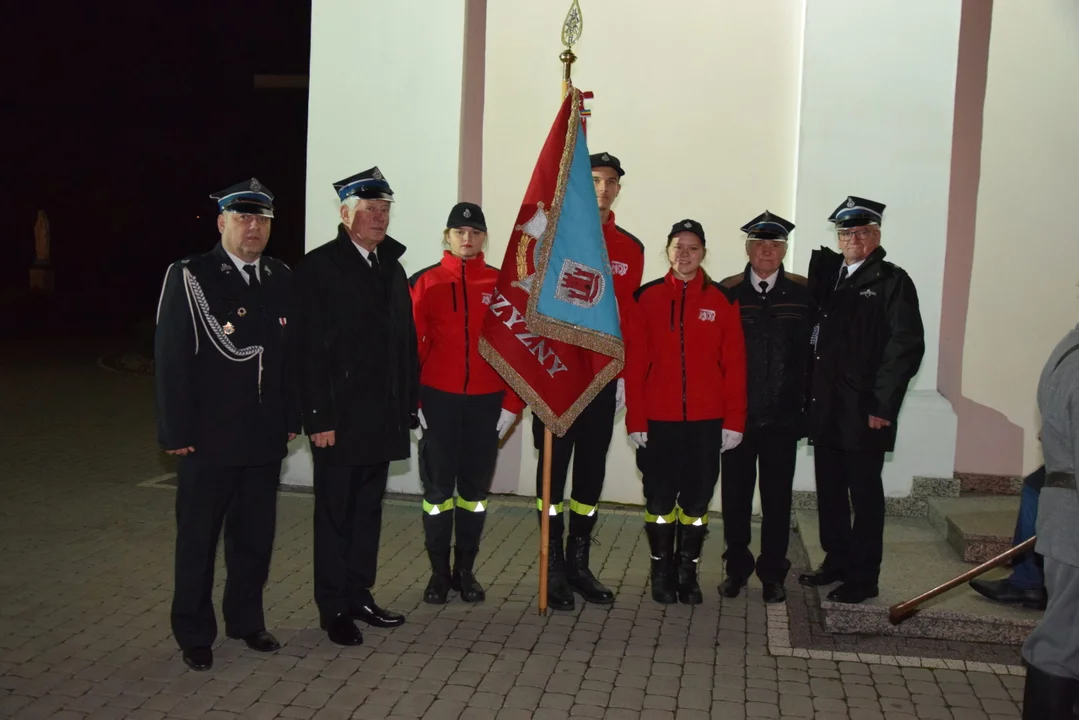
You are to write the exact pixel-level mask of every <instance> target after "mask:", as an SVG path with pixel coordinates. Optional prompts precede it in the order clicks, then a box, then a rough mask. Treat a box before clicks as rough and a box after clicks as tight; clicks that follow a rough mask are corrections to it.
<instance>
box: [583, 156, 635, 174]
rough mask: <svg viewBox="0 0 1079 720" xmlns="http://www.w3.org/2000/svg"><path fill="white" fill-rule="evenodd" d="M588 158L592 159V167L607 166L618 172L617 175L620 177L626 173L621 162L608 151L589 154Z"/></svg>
mask: <svg viewBox="0 0 1079 720" xmlns="http://www.w3.org/2000/svg"><path fill="white" fill-rule="evenodd" d="M588 159H589V160H591V161H592V167H594V168H598V167H608V168H610V169H612V170H614V171H615V172H616V173H618V177H622V176H623V175H625V174H626V171H625V170H623V169H622V162H621V161H620V160H619V159H618V158H616V157H615V156H614V155H611V154H610V153H606V152H602V153H596V154H595V155H589V156H588Z"/></svg>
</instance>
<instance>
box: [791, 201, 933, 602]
mask: <svg viewBox="0 0 1079 720" xmlns="http://www.w3.org/2000/svg"><path fill="white" fill-rule="evenodd" d="M883 213H884V205H883V204H881V203H877V202H873V201H872V200H865V199H863V198H859V197H853V196H852V197H848V198H847V199H846V200H844V201H843V203H842V204H840V206H839V207H837V208H836V209H835V211H834V212H832V215H831V217H829V218H828V220H829V222H833V223H835V226H836V230H837V232H838V235H839V249H840V250H841V251H842V254H840V253H836V252H835V251H833V250H830V249H829V248H825V247H822V248H821V249H820V250H814V251H813V257H812V259H811V260H810V262H809V289H810V290H811V291H812V292H813V296H814V298H815V299H816V301H817V306H818V308H819V310H818V312H817V325H816V327H815V328H814V330H813V338H812V339H813V345H814V348H815V349H814V358H813V361H812V366H811V367H812V370H811V376H810V377H811V380H810V392H809V396H810V397H809V442H810V443H811V444H812V445H813V446H814V466H815V467H814V469H815V473H816V476H817V513H818V515H819V516H820V541H821V547H822V548H824V552H825V559H824V562H823V563H822V564H821V566H820V567H819V568H817V569H816V570H815V571H813V572H808V573H803V574H802V575H801V576H800V577H799V578H798V581H799V582H800V583H802V584H803V585H808V586H814V587H815V586H821V585H829V584H831V583H834V582H839V581H842V582H843V584H842V585H840V586H839V587H837V588H835V589H834V590H832V591H831V592H830V593H828V599H829V600H832V601H834V602H845V603H860V602H862V601H863V600H867V599H869V598H874V597H876V596H877V594H878V591H877V579H878V577H879V576H880V564H881V559H882V555H883V550H884V483H883V481H882V480H881V470H882V469H883V467H884V453H886V452H890V451H891V450H894V449H895V436H896V420H897V418H898V417H899V408H900V406H901V405H902V403H903V398H904V396H905V395H906V392H907V385H908V384H909V383H910V381H911V379H913V377H914V375H915V373H917V372H918V368H919V367H920V366H921V363H922V356H923V355H924V354H925V332H924V329H923V327H922V316H921V312H920V310H919V307H918V293H917V291H916V290H915V288H914V282H913V281H912V280H911V279H910V276H909V275H907V273H906V272H905V271H904V270H903V269H902V268H900V267H898V266H897V265H893V264H892V263H890V262H885V260H884V254H885V253H884V248H882V247H880V224H881V222H882V220H883ZM848 493H849V497H850V501H849V502H848ZM851 505H853V506H854V524H853V527H852V525H851V521H850V510H851Z"/></svg>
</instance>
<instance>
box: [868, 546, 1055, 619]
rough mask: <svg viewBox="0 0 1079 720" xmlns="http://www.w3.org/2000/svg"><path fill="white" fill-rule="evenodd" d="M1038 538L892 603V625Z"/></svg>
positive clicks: (1022, 549) (1017, 552)
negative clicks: (927, 601)
mask: <svg viewBox="0 0 1079 720" xmlns="http://www.w3.org/2000/svg"><path fill="white" fill-rule="evenodd" d="M1037 539H1038V537H1037V535H1035V536H1034V537H1032V538H1030V539H1029V540H1024V541H1023V542H1021V543H1019V544H1018V545H1016V546H1015V547H1013V548H1011V549H1010V550H1008V551H1006V552H1002V553H1001V554H1000V555H997V556H996V557H995V558H992V559H991V560H986V561H985V562H983V563H982V564H981V565H979V566H977V567H976V568H973V569H971V570H968V571H966V572H965V573H963V574H962V575H960V576H959V577H956V578H952V579H951V580H949V581H948V582H946V583H944V584H943V585H938V586H937V587H935V588H933V589H932V590H930V591H928V592H924V593H922V594H921V595H919V596H918V597H915V598H911V599H910V600H906V601H904V602H901V603H896V604H895V605H892V606H891V607H890V608H888V620H890V621H891V623H892V625H898V624H899V623H901V622H903V621H904V620H906V619H907V618H909V617H911V616H912V615H914V614H915V613H916V612H918V606H919V605H921V604H922V603H924V602H925V601H926V600H931V599H933V598H935V597H936V596H937V595H940V594H942V593H946V592H948V591H949V590H951V589H952V588H954V587H958V586H959V585H962V584H963V583H965V582H969V581H971V580H973V579H974V578H976V577H978V576H979V575H981V574H982V573H984V572H987V571H989V570H992V569H993V568H995V567H997V566H998V565H1003V564H1004V563H1005V562H1006V561H1007V560H1010V559H1012V558H1013V557H1015V556H1016V555H1022V554H1023V553H1024V552H1026V551H1027V550H1033V549H1034V543H1035V541H1036V540H1037Z"/></svg>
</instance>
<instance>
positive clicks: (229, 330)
mask: <svg viewBox="0 0 1079 720" xmlns="http://www.w3.org/2000/svg"><path fill="white" fill-rule="evenodd" d="M221 329H222V330H224V331H225V334H226V335H231V334H232V333H234V332H236V328H235V327H233V325H232V323H230V322H227V323H225V325H224V327H222V328H221Z"/></svg>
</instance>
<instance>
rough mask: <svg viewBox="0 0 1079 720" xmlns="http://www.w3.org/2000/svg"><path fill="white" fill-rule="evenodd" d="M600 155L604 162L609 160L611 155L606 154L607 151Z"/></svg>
mask: <svg viewBox="0 0 1079 720" xmlns="http://www.w3.org/2000/svg"><path fill="white" fill-rule="evenodd" d="M602 157H603V161H604V162H610V160H611V156H610V155H608V154H607V153H603V156H602Z"/></svg>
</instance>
